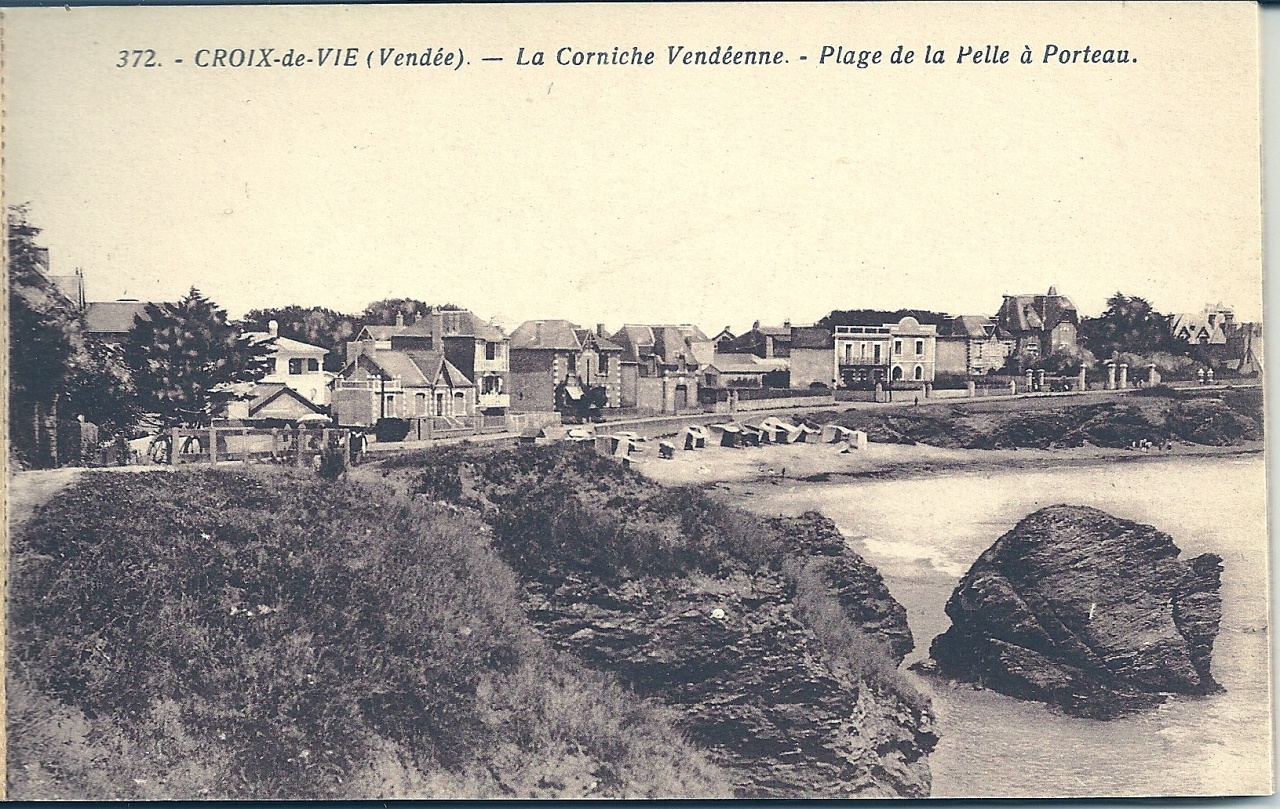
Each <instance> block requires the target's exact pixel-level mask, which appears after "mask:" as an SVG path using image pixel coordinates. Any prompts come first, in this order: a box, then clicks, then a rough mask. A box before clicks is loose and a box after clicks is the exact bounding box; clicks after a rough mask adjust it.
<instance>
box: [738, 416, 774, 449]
mask: <svg viewBox="0 0 1280 809" xmlns="http://www.w3.org/2000/svg"><path fill="white" fill-rule="evenodd" d="M768 421H769V420H768V419H767V418H765V419H752V420H751V421H744V422H743V423H742V430H743V433H744V434H747V435H749V434H754V435H755V436H756V439H757V441H758V442H759V443H761V444H769V443H772V442H773V427H771V426H769V425H768V424H767V423H766V422H768Z"/></svg>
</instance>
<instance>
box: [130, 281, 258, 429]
mask: <svg viewBox="0 0 1280 809" xmlns="http://www.w3.org/2000/svg"><path fill="white" fill-rule="evenodd" d="M270 356H271V345H270V341H257V342H255V341H251V340H249V339H248V338H247V337H244V336H243V335H242V334H241V333H240V330H239V329H237V328H236V327H234V326H233V325H231V324H230V323H228V322H227V313H226V312H225V311H224V310H222V309H219V308H218V306H217V305H216V304H215V303H214V302H213V301H211V300H209V299H208V298H206V297H204V296H203V295H201V294H200V291H199V290H198V289H196V288H195V287H192V288H191V291H190V292H188V293H187V296H186V297H184V298H183V299H182V300H180V301H178V302H177V303H172V304H169V303H165V304H159V305H157V304H147V308H146V312H145V316H144V317H140V318H138V319H137V321H136V322H135V323H134V326H133V330H132V331H131V332H130V334H129V340H128V343H127V344H126V348H125V363H126V365H128V367H129V368H130V369H132V370H133V372H134V374H135V379H136V382H137V389H138V396H139V399H140V403H141V406H142V408H143V409H144V410H146V411H148V412H152V413H155V414H156V415H157V416H158V417H159V418H160V420H161V421H162V422H163V423H164V424H167V425H178V424H187V425H191V424H197V425H198V424H206V423H208V421H209V419H211V418H212V417H213V416H214V415H215V414H216V413H218V412H219V411H220V410H221V409H222V408H223V406H225V405H226V404H227V402H230V401H232V400H234V399H237V398H241V397H242V396H243V395H245V394H244V392H243V389H244V388H245V387H246V386H247V383H251V382H256V381H257V380H259V379H261V378H262V377H263V376H265V375H266V373H267V371H268V359H269V358H270Z"/></svg>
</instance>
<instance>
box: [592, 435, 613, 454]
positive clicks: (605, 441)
mask: <svg viewBox="0 0 1280 809" xmlns="http://www.w3.org/2000/svg"><path fill="white" fill-rule="evenodd" d="M617 449H618V436H616V435H597V436H596V452H597V453H599V454H600V455H612V454H613V453H614V452H615V451H616V450H617Z"/></svg>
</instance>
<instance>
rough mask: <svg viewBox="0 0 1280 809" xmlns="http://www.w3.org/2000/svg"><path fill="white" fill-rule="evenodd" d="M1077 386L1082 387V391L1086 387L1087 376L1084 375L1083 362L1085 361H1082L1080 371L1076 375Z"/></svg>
mask: <svg viewBox="0 0 1280 809" xmlns="http://www.w3.org/2000/svg"><path fill="white" fill-rule="evenodd" d="M1076 387H1077V388H1079V389H1080V390H1082V391H1083V390H1084V389H1085V376H1084V364H1083V363H1081V365H1080V373H1079V374H1077V375H1076Z"/></svg>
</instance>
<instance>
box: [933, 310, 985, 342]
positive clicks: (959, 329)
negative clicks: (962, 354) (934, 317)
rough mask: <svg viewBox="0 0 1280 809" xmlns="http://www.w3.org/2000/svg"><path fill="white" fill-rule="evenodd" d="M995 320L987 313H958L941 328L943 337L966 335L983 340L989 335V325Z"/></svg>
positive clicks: (940, 334)
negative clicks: (986, 314)
mask: <svg viewBox="0 0 1280 809" xmlns="http://www.w3.org/2000/svg"><path fill="white" fill-rule="evenodd" d="M994 325H995V322H994V321H993V320H992V319H991V318H989V317H987V316H985V315H958V316H956V317H953V318H951V319H950V320H948V321H947V322H946V324H945V325H944V326H943V327H942V328H941V329H939V331H938V334H939V336H941V337H965V338H969V339H975V340H981V339H985V338H986V336H987V327H988V326H994Z"/></svg>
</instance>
